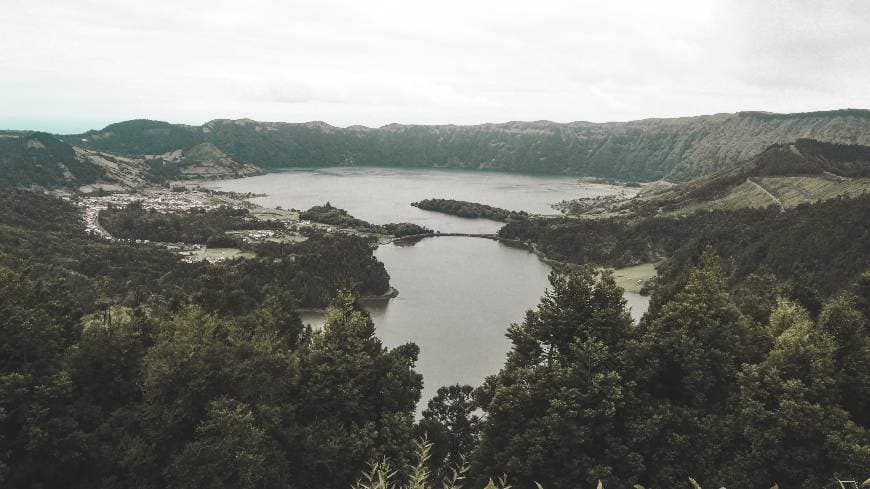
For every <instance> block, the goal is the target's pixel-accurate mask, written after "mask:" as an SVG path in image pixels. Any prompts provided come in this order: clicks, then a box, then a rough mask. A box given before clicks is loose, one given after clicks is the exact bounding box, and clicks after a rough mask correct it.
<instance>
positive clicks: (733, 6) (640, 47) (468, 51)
mask: <svg viewBox="0 0 870 489" xmlns="http://www.w3.org/2000/svg"><path fill="white" fill-rule="evenodd" d="M4 3H5V5H4V7H3V11H2V13H0V46H2V48H0V72H2V76H0V107H2V109H0V125H3V126H7V127H8V126H9V125H10V124H15V125H20V124H22V123H26V121H32V122H31V124H32V125H34V126H41V128H46V129H52V128H53V127H54V126H58V124H60V122H57V121H66V122H63V123H62V124H63V127H64V128H68V127H69V126H70V125H74V122H72V121H75V120H79V121H81V122H80V124H81V125H85V124H87V125H88V126H87V127H90V126H91V125H93V124H98V125H99V121H102V122H103V123H107V122H111V121H116V120H121V119H126V118H133V117H148V118H155V119H165V120H171V121H177V122H188V123H202V122H204V121H206V120H209V119H212V118H216V117H252V118H257V119H265V120H285V121H305V120H326V121H327V122H330V123H333V124H338V125H350V124H367V125H381V124H386V123H390V122H403V123H445V122H452V123H478V122H485V121H505V120H538V119H551V120H557V121H572V120H592V121H605V120H627V119H634V118H643V117H661V116H675V115H693V114H701V113H713V112H731V111H736V110H749V109H754V110H772V111H780V112H793V111H803V110H816V109H829V108H838V107H870V92H868V91H867V90H866V87H867V86H868V82H870V63H867V62H866V60H867V59H870V3H867V2H863V1H845V0H842V1H839V0H835V1H827V2H824V3H819V2H810V1H807V0H793V1H784V0H778V1H769V2H768V1H766V2H746V1H739V0H733V1H729V0H695V1H677V0H660V1H657V2H642V1H610V2H606V3H605V2H599V1H595V2H587V1H579V2H578V1H572V2H569V1H564V2H563V1H559V2H556V1H539V2H528V1H514V0H503V1H490V0H476V1H473V2H469V1H464V2H460V1H455V0H440V1H408V0H403V1H397V0H386V1H377V2H375V1H371V2H359V1H353V0H328V1H322V0H321V1H311V2H300V1H267V0H248V1H246V2H238V1H214V0H209V1H204V0H150V1H148V2H142V1H128V0H123V1H121V0H113V1H106V0H68V1H65V2H56V1H51V0H7V1H6V2H4ZM23 121H24V122H23ZM52 124H54V126H52ZM82 128H84V127H82Z"/></svg>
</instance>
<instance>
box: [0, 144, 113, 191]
mask: <svg viewBox="0 0 870 489" xmlns="http://www.w3.org/2000/svg"><path fill="white" fill-rule="evenodd" d="M102 175H103V171H102V170H101V169H100V168H99V167H97V166H96V165H94V164H92V163H90V162H88V161H82V160H80V159H79V158H78V157H77V156H76V154H75V151H74V150H73V148H72V146H70V145H69V144H67V143H65V142H64V141H62V140H60V139H59V138H57V137H55V136H52V135H51V134H47V133H44V132H27V131H0V184H6V185H16V186H19V185H20V186H30V185H39V186H43V187H49V188H53V187H67V186H78V185H82V184H87V183H91V182H94V181H96V180H97V179H98V178H100V177H101V176H102Z"/></svg>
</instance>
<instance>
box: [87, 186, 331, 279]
mask: <svg viewBox="0 0 870 489" xmlns="http://www.w3.org/2000/svg"><path fill="white" fill-rule="evenodd" d="M248 197H250V196H249V195H239V194H235V193H231V192H221V191H215V190H211V189H203V188H201V187H193V188H191V189H189V188H186V187H173V188H171V189H163V188H149V189H143V190H140V191H135V192H117V193H105V192H100V193H99V194H98V195H85V196H79V197H77V198H75V199H71V200H72V201H73V202H74V203H75V205H76V206H77V207H78V208H79V209H80V210H81V215H82V220H83V221H84V224H85V231H86V232H87V233H89V234H91V235H93V236H96V237H99V238H101V239H105V240H108V241H112V242H131V243H136V244H153V245H156V246H163V247H165V248H167V249H169V250H171V251H174V252H176V253H178V254H179V255H181V256H183V260H184V261H185V262H188V263H193V262H198V261H206V262H209V263H216V262H220V261H224V260H228V259H232V258H239V257H252V256H253V253H251V252H249V251H243V250H240V249H238V248H218V247H207V246H206V245H204V244H195V243H181V242H177V243H159V242H153V243H152V242H149V241H148V240H130V239H123V238H117V237H114V236H112V235H111V233H109V232H108V231H107V230H106V229H105V228H104V227H103V226H102V225H101V224H100V213H101V212H102V211H105V210H106V209H109V208H123V207H126V206H128V205H130V204H131V203H133V202H139V203H141V205H142V208H143V209H145V210H154V211H157V212H161V213H183V212H188V211H190V210H192V209H202V210H212V209H217V208H220V207H230V208H234V209H242V208H243V209H248V210H249V212H250V215H251V217H253V218H255V219H257V220H262V221H273V222H275V221H277V222H280V223H281V224H282V225H283V229H274V230H273V229H250V230H247V229H246V230H236V231H228V232H227V234H229V235H233V236H237V237H239V238H241V239H242V241H243V242H244V243H247V244H252V243H259V242H267V241H271V242H299V241H304V240H305V239H306V237H305V235H304V233H303V231H305V230H306V229H318V230H321V231H325V232H330V233H331V232H334V231H335V230H336V228H335V226H330V225H326V224H320V223H313V222H310V221H306V220H302V219H300V217H299V214H300V212H299V211H298V210H296V209H290V210H285V209H280V208H275V209H269V208H264V207H260V206H258V205H256V204H253V203H251V202H250V201H248V200H246V199H247V198H248Z"/></svg>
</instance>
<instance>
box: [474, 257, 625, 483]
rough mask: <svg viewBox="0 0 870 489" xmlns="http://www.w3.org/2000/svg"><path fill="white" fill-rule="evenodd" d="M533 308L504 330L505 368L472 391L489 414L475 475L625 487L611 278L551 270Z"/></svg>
mask: <svg viewBox="0 0 870 489" xmlns="http://www.w3.org/2000/svg"><path fill="white" fill-rule="evenodd" d="M550 284H551V287H552V288H551V289H550V290H549V291H547V293H546V295H545V297H544V298H543V299H542V300H541V303H540V304H539V305H538V307H537V309H536V310H533V311H529V312H528V313H527V314H526V318H525V321H524V322H523V323H521V324H515V325H513V326H511V328H510V329H509V332H508V337H509V338H510V340H511V342H512V345H513V346H512V348H511V351H510V353H509V354H508V360H507V362H506V364H505V367H504V368H503V369H502V370H501V372H499V373H498V375H495V376H492V377H490V378H488V379H487V381H486V383H485V384H484V386H482V387H481V388H480V390H479V391H478V393H477V398H478V401H479V402H480V404H481V407H482V408H483V409H484V410H485V412H486V420H485V422H484V424H483V428H482V439H481V444H480V448H479V450H478V452H477V455H476V460H475V468H474V470H475V472H476V473H477V474H479V478H480V479H481V481H483V480H485V479H486V478H487V477H489V476H490V475H493V474H495V475H497V474H506V475H507V476H508V478H509V480H511V481H513V482H514V483H516V484H517V485H531V484H532V483H533V482H540V483H542V484H544V485H545V486H549V487H576V486H586V485H589V484H593V483H594V482H595V481H597V480H599V479H603V480H607V481H613V482H614V483H616V481H619V480H625V479H630V478H631V474H634V473H636V472H637V471H638V463H639V457H638V456H637V455H636V454H634V453H632V452H631V451H630V450H629V449H628V448H627V447H626V445H625V443H624V440H623V439H622V426H620V419H621V410H622V408H623V405H624V403H625V389H626V386H625V382H624V379H623V377H622V375H621V374H620V373H619V370H620V365H621V363H622V358H621V351H622V346H623V345H624V344H625V342H626V341H627V340H628V339H629V337H630V336H631V325H632V322H631V318H630V316H629V315H628V312H627V311H626V309H625V300H624V299H623V297H622V289H620V288H619V287H617V286H616V284H615V282H614V280H613V276H612V275H611V274H609V273H601V272H596V271H594V270H592V269H590V268H583V269H580V270H577V271H572V272H567V273H557V272H554V273H552V274H551V276H550Z"/></svg>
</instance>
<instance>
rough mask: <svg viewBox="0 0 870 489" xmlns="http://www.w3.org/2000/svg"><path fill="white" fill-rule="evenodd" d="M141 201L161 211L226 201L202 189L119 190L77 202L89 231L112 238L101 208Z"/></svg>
mask: <svg viewBox="0 0 870 489" xmlns="http://www.w3.org/2000/svg"><path fill="white" fill-rule="evenodd" d="M137 201H138V202H141V203H142V207H143V208H144V209H155V210H157V211H160V212H184V211H187V210H190V209H194V208H201V209H206V210H210V209H215V208H218V207H220V206H222V205H228V204H227V203H226V202H219V201H216V200H215V199H214V198H213V197H212V196H211V195H209V194H208V193H205V192H200V191H195V190H194V191H185V192H153V193H141V194H139V193H137V194H128V193H117V194H109V195H100V196H88V197H82V198H80V199H78V200H77V201H76V205H78V206H79V208H80V209H81V210H82V219H83V220H84V222H85V228H86V229H87V231H88V232H89V233H92V234H94V235H96V236H99V237H101V238H104V239H112V235H111V234H109V232H108V231H106V230H105V229H103V227H102V226H100V220H99V216H100V212H102V211H104V210H106V209H107V208H109V206H112V207H126V206H127V205H129V204H130V203H132V202H137Z"/></svg>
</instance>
